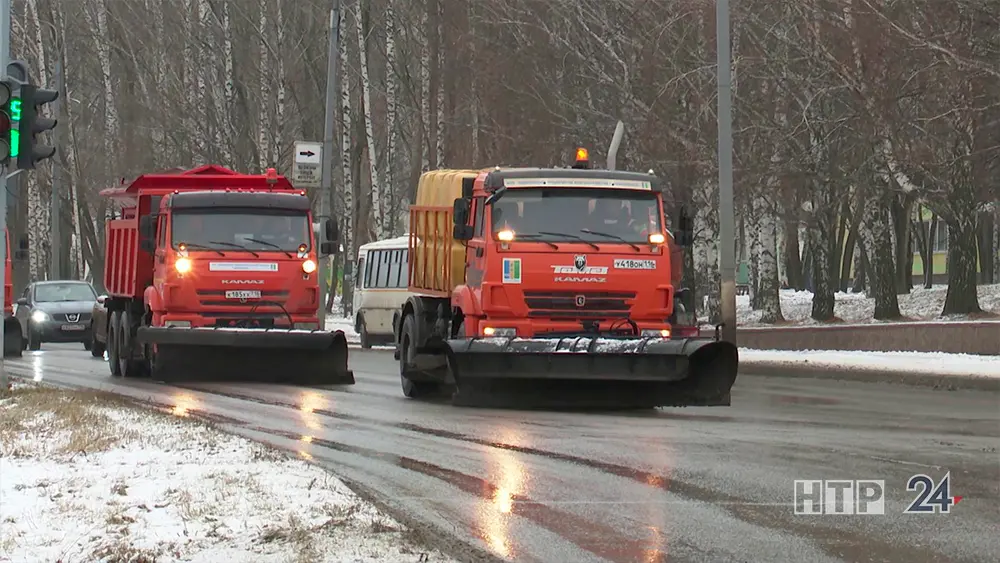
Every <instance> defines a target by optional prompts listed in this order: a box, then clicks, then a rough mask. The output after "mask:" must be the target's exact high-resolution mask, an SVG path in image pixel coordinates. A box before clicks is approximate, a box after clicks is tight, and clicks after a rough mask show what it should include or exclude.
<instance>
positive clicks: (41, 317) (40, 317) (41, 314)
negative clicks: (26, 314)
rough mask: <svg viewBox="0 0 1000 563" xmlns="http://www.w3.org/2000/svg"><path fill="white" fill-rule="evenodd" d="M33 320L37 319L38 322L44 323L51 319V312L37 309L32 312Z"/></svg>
mask: <svg viewBox="0 0 1000 563" xmlns="http://www.w3.org/2000/svg"><path fill="white" fill-rule="evenodd" d="M31 320H33V321H35V322H36V323H44V322H45V321H47V320H49V314H48V313H46V312H45V311H35V312H34V313H32V314H31Z"/></svg>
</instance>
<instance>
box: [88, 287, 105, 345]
mask: <svg viewBox="0 0 1000 563" xmlns="http://www.w3.org/2000/svg"><path fill="white" fill-rule="evenodd" d="M107 299H108V296H107V295H98V296H97V303H94V308H93V309H91V312H90V354H91V355H92V356H94V357H95V358H102V359H103V358H104V351H105V350H106V349H107V346H108V307H107V305H106V304H105V301H107Z"/></svg>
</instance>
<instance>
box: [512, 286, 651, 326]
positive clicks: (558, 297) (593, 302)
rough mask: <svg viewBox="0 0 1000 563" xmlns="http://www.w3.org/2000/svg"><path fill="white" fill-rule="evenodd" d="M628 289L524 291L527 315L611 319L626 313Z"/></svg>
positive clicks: (628, 301) (628, 299)
mask: <svg viewBox="0 0 1000 563" xmlns="http://www.w3.org/2000/svg"><path fill="white" fill-rule="evenodd" d="M633 299H635V292H631V291H525V292H524V301H525V303H526V304H527V305H528V316H530V317H546V318H551V319H559V320H562V319H595V320H599V319H614V318H621V317H626V316H628V312H629V310H631V308H632V303H631V301H632V300H633Z"/></svg>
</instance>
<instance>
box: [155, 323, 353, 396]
mask: <svg viewBox="0 0 1000 563" xmlns="http://www.w3.org/2000/svg"><path fill="white" fill-rule="evenodd" d="M137 338H138V341H139V343H140V344H143V345H149V346H151V347H152V348H153V349H154V350H155V352H154V353H152V354H150V356H151V357H152V361H151V363H152V366H151V367H152V376H153V378H154V379H157V380H160V381H165V382H179V381H255V382H267V383H287V384H293V385H353V384H354V372H353V371H351V370H350V369H348V367H347V338H346V337H345V336H344V332H343V331H340V330H338V331H335V332H328V331H320V330H315V331H309V330H283V329H232V328H179V327H142V328H140V329H139V331H138V333H137ZM154 346H155V347H154Z"/></svg>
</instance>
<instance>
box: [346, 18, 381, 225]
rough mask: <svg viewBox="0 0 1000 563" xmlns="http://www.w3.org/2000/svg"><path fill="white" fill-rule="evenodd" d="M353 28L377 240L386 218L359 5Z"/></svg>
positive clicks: (366, 53)
mask: <svg viewBox="0 0 1000 563" xmlns="http://www.w3.org/2000/svg"><path fill="white" fill-rule="evenodd" d="M354 18H355V20H354V21H355V27H356V31H357V34H358V53H359V55H360V58H361V99H362V106H363V107H362V109H363V110H364V118H365V139H366V140H367V143H366V145H367V148H368V170H369V173H370V174H371V183H372V191H371V205H372V213H373V215H374V221H375V233H376V235H375V236H377V237H378V238H380V239H381V238H383V237H385V234H386V232H387V227H388V225H386V221H385V219H386V217H385V211H384V207H383V201H382V197H383V196H382V182H381V176H380V173H379V162H378V151H377V150H376V149H375V125H374V121H375V118H374V115H373V112H374V108H373V107H372V96H371V79H370V73H369V68H368V46H367V41H365V38H366V37H367V35H366V34H365V30H364V24H363V21H362V11H361V5H360V4H358V6H357V8H355V11H354Z"/></svg>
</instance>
